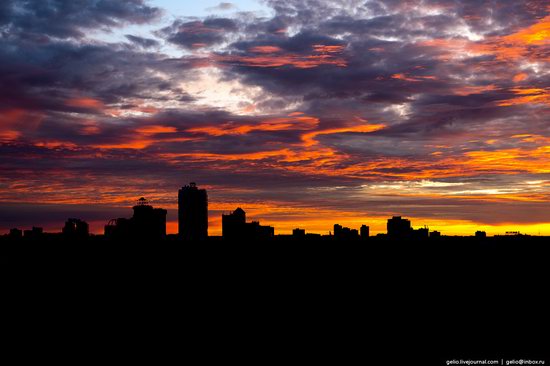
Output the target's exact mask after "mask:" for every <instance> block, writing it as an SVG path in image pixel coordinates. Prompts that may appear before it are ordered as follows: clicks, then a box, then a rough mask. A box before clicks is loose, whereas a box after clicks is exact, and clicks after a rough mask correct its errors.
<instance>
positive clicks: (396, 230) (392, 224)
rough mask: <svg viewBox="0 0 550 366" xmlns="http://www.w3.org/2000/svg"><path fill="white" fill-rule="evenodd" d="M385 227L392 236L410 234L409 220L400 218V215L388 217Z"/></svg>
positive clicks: (398, 236) (397, 236)
mask: <svg viewBox="0 0 550 366" xmlns="http://www.w3.org/2000/svg"><path fill="white" fill-rule="evenodd" d="M387 229H388V236H390V237H393V238H400V237H406V236H410V234H411V232H412V228H411V222H410V221H409V220H407V219H403V218H401V216H394V217H392V218H391V219H388V225H387Z"/></svg>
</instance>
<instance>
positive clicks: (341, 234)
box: [334, 224, 359, 240]
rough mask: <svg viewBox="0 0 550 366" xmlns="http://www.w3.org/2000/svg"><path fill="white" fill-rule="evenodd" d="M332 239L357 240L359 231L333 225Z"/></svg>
mask: <svg viewBox="0 0 550 366" xmlns="http://www.w3.org/2000/svg"><path fill="white" fill-rule="evenodd" d="M334 239H336V240H355V239H359V231H357V229H350V228H349V227H344V226H342V225H339V224H334Z"/></svg>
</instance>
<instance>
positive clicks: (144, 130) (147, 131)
mask: <svg viewBox="0 0 550 366" xmlns="http://www.w3.org/2000/svg"><path fill="white" fill-rule="evenodd" d="M177 131H178V130H177V129H176V128H175V127H172V126H160V125H154V126H145V127H140V128H138V129H137V130H136V132H137V133H140V134H143V135H155V134H157V133H175V132H177Z"/></svg>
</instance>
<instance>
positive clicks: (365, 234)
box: [359, 225, 369, 239]
mask: <svg viewBox="0 0 550 366" xmlns="http://www.w3.org/2000/svg"><path fill="white" fill-rule="evenodd" d="M359 232H360V235H361V239H367V238H368V237H369V227H368V226H367V225H361V229H360V230H359Z"/></svg>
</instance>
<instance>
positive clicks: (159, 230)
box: [105, 197, 167, 239]
mask: <svg viewBox="0 0 550 366" xmlns="http://www.w3.org/2000/svg"><path fill="white" fill-rule="evenodd" d="M133 210H134V215H133V216H132V217H131V218H129V219H126V218H118V219H112V220H111V221H109V223H108V224H107V225H105V237H107V238H109V239H162V238H164V237H165V236H166V213H167V211H166V210H164V209H162V208H153V206H151V205H149V202H148V201H147V200H146V199H145V198H144V197H141V198H140V199H139V200H138V201H137V204H136V205H135V206H134V207H133Z"/></svg>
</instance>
